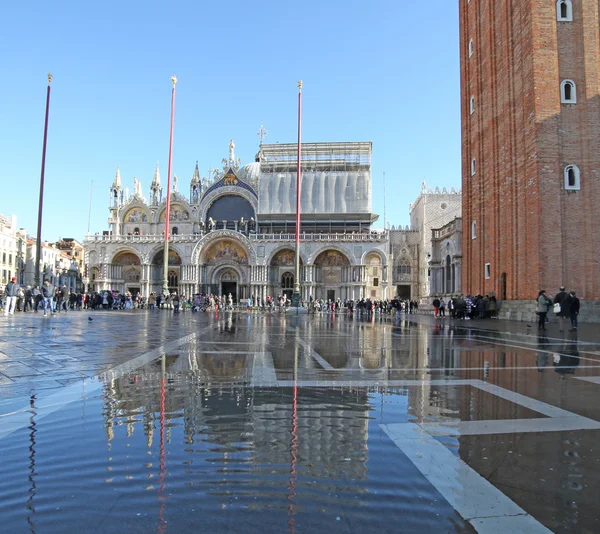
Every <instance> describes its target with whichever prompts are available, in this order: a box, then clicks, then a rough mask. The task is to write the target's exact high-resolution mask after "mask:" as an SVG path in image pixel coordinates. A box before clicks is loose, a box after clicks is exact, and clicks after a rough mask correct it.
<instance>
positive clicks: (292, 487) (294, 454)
mask: <svg viewBox="0 0 600 534" xmlns="http://www.w3.org/2000/svg"><path fill="white" fill-rule="evenodd" d="M298 346H299V345H298V342H297V341H296V346H295V350H294V387H293V388H292V431H291V434H292V442H291V444H290V484H289V486H288V491H289V493H288V501H290V504H289V505H288V516H289V517H288V531H289V532H290V534H294V533H295V532H296V523H295V520H294V514H295V513H296V511H295V507H296V500H295V499H296V478H297V476H298V472H297V469H296V464H297V463H298Z"/></svg>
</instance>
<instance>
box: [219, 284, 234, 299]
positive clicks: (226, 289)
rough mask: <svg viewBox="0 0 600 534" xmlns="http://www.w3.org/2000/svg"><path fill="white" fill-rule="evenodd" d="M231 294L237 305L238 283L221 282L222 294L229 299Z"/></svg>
mask: <svg viewBox="0 0 600 534" xmlns="http://www.w3.org/2000/svg"><path fill="white" fill-rule="evenodd" d="M229 293H231V296H232V297H233V303H234V304H237V282H221V294H222V295H223V296H224V297H228V296H229Z"/></svg>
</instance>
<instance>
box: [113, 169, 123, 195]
mask: <svg viewBox="0 0 600 534" xmlns="http://www.w3.org/2000/svg"><path fill="white" fill-rule="evenodd" d="M112 186H113V189H122V185H121V169H119V166H118V165H117V174H116V175H115V181H114V182H113V185H112Z"/></svg>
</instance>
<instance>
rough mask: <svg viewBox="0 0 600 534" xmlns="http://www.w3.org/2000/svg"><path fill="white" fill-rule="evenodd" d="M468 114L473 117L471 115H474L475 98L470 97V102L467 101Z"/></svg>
mask: <svg viewBox="0 0 600 534" xmlns="http://www.w3.org/2000/svg"><path fill="white" fill-rule="evenodd" d="M469 113H470V114H471V115H473V113H475V97H474V96H472V97H471V100H470V101H469Z"/></svg>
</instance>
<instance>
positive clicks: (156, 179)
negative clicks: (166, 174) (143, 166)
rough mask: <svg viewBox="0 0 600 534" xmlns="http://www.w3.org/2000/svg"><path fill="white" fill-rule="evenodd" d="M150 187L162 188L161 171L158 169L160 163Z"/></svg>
mask: <svg viewBox="0 0 600 534" xmlns="http://www.w3.org/2000/svg"><path fill="white" fill-rule="evenodd" d="M150 187H160V170H159V169H158V161H157V162H156V170H155V171H154V178H153V179H152V185H151V186H150Z"/></svg>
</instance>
